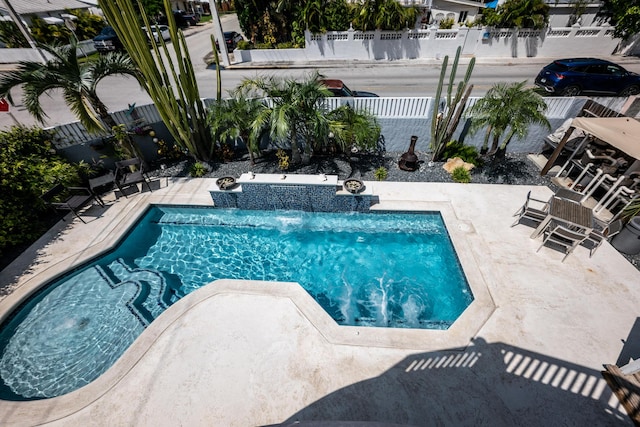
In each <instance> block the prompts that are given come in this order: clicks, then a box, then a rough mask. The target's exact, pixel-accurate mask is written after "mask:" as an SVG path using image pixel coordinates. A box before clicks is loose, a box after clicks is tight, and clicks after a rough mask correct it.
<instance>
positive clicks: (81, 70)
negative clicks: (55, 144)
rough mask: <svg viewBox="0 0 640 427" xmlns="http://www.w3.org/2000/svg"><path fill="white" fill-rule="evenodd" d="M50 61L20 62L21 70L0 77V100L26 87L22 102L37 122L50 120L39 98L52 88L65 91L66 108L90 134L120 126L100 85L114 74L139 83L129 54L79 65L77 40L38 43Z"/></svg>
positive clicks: (8, 97)
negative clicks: (46, 43) (98, 91)
mask: <svg viewBox="0 0 640 427" xmlns="http://www.w3.org/2000/svg"><path fill="white" fill-rule="evenodd" d="M38 46H39V48H40V49H42V50H43V51H45V52H47V53H49V54H50V55H51V57H52V58H51V59H50V60H49V61H48V62H46V63H45V64H43V63H41V62H31V61H21V62H20V63H19V64H18V68H17V69H16V70H14V71H10V72H8V73H6V74H4V75H3V76H2V77H0V97H3V96H6V97H7V99H9V101H11V102H13V100H12V99H11V93H10V91H11V89H13V88H14V87H16V86H23V89H24V95H23V103H24V105H25V106H26V108H27V111H28V112H29V113H30V114H31V115H33V116H34V117H35V118H36V120H38V121H39V122H41V123H43V122H44V120H45V118H46V117H47V115H46V113H45V112H44V111H43V110H42V106H41V105H40V96H41V95H43V94H45V93H47V92H48V91H50V90H53V89H60V90H62V94H63V98H64V101H65V103H66V104H67V106H68V107H69V108H70V109H71V111H73V113H74V114H75V115H76V117H77V118H78V120H80V122H81V123H82V124H83V125H84V127H85V128H86V129H87V131H89V132H99V131H102V130H105V125H106V129H107V130H110V129H111V128H112V127H113V126H116V125H117V123H116V122H115V120H113V118H112V117H111V115H109V110H108V109H107V106H106V105H105V104H104V103H103V102H102V101H101V100H100V98H99V97H98V93H97V86H98V83H99V82H100V81H101V80H102V79H103V78H105V77H107V76H109V75H113V74H124V75H129V76H133V77H135V78H136V79H138V81H140V80H139V79H140V74H139V72H138V69H137V68H136V66H135V65H134V64H133V62H132V61H131V59H130V58H129V56H128V55H126V54H123V53H109V54H107V55H102V56H100V58H99V59H98V60H96V61H93V62H80V61H78V57H77V55H76V51H77V41H76V40H75V39H73V38H72V40H71V43H70V44H69V45H66V46H60V45H45V44H39V45H38Z"/></svg>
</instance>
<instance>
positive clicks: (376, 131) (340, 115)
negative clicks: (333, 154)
mask: <svg viewBox="0 0 640 427" xmlns="http://www.w3.org/2000/svg"><path fill="white" fill-rule="evenodd" d="M327 117H328V118H329V120H331V122H332V125H331V129H332V132H333V135H334V140H335V142H336V143H337V144H338V146H339V147H340V149H341V150H342V151H343V152H346V151H350V150H352V149H356V150H358V151H370V150H372V149H375V148H376V147H377V144H378V140H379V139H380V131H381V128H380V125H379V124H378V120H377V119H376V117H375V116H374V115H372V114H369V113H368V112H365V111H356V110H354V109H353V108H352V107H351V106H350V105H348V104H347V105H342V106H340V107H338V108H336V109H335V110H332V111H330V112H329V113H328V114H327Z"/></svg>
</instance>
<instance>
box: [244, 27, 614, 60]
mask: <svg viewBox="0 0 640 427" xmlns="http://www.w3.org/2000/svg"><path fill="white" fill-rule="evenodd" d="M305 38H306V47H305V48H303V49H256V50H242V51H241V50H236V51H234V55H235V58H236V60H238V61H240V62H253V63H264V62H301V61H321V60H331V59H341V60H369V61H371V60H398V59H418V58H425V59H426V58H440V57H442V56H444V55H450V56H452V55H454V54H455V51H456V49H457V47H458V46H461V47H462V48H463V50H462V53H463V55H475V56H476V57H488V58H527V57H549V58H553V57H559V56H562V57H565V56H592V55H593V52H601V53H604V54H611V53H613V52H614V50H615V49H616V47H617V45H618V43H619V40H618V39H614V38H613V27H610V26H608V25H605V26H600V27H580V26H578V25H574V26H573V27H562V28H548V29H547V30H526V29H525V30H515V29H492V28H477V27H474V28H459V29H454V30H439V29H436V28H429V29H426V30H407V31H400V32H395V31H379V30H378V31H368V32H361V31H355V30H352V29H351V30H349V31H330V32H327V33H325V34H310V33H309V32H307V33H306V35H305Z"/></svg>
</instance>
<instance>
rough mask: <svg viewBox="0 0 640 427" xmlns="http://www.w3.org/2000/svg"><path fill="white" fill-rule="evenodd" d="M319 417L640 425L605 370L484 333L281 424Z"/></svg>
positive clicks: (408, 361) (325, 421) (409, 422)
mask: <svg viewBox="0 0 640 427" xmlns="http://www.w3.org/2000/svg"><path fill="white" fill-rule="evenodd" d="M319 421H321V422H322V423H321V424H320V425H326V426H329V425H332V426H333V425H342V424H335V423H336V422H343V423H344V422H346V424H345V425H349V423H350V422H372V423H396V424H402V425H406V426H432V425H455V426H460V425H490V426H516V425H517V426H552V425H575V426H586V425H592V426H595V425H598V426H605V425H632V423H631V421H630V419H629V418H628V416H627V414H626V412H625V411H624V409H622V407H621V405H620V404H619V402H618V400H617V398H616V397H615V395H613V393H612V392H611V390H610V389H609V388H608V387H607V384H606V382H605V380H604V379H603V378H602V376H601V373H600V371H598V370H594V369H590V368H586V367H584V366H580V365H577V364H575V363H571V362H568V361H565V360H560V359H557V358H554V357H551V356H547V355H544V354H540V353H536V352H532V351H528V350H525V349H523V348H519V347H515V346H512V345H509V344H505V343H501V342H496V343H487V342H486V341H485V340H484V339H482V338H477V339H475V340H474V343H473V345H472V346H469V347H467V348H462V349H456V348H454V349H449V350H443V351H437V352H429V353H421V354H416V355H413V356H410V357H407V358H405V359H404V360H403V361H401V362H400V363H398V364H396V365H395V366H393V367H392V368H391V369H389V370H387V371H386V372H384V373H383V374H382V375H380V376H378V377H375V378H372V379H369V380H365V381H361V382H358V383H355V384H352V385H350V386H347V387H344V388H342V389H340V390H337V391H335V392H333V393H331V394H329V395H327V396H325V397H323V398H322V399H320V400H318V401H316V402H314V403H312V404H311V405H309V406H307V407H305V408H303V409H301V410H300V411H298V412H297V413H295V414H293V415H292V416H291V417H289V418H288V419H287V420H285V421H284V422H283V423H282V424H281V425H280V426H287V425H291V424H292V423H296V422H299V423H300V424H299V425H305V424H304V423H305V422H319ZM312 425H316V424H312ZM358 425H360V424H358Z"/></svg>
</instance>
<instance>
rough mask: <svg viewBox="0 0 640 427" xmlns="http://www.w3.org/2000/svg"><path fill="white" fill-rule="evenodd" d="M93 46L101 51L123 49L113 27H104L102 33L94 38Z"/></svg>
mask: <svg viewBox="0 0 640 427" xmlns="http://www.w3.org/2000/svg"><path fill="white" fill-rule="evenodd" d="M93 46H94V47H95V48H96V50H97V51H98V52H100V53H107V52H113V51H115V50H120V49H122V43H121V42H120V39H119V38H118V35H117V34H116V30H114V29H113V28H112V27H104V28H103V29H102V31H100V34H98V35H97V36H95V37H94V38H93Z"/></svg>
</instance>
